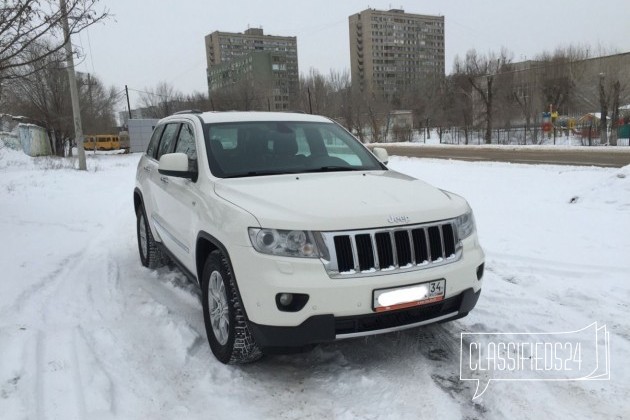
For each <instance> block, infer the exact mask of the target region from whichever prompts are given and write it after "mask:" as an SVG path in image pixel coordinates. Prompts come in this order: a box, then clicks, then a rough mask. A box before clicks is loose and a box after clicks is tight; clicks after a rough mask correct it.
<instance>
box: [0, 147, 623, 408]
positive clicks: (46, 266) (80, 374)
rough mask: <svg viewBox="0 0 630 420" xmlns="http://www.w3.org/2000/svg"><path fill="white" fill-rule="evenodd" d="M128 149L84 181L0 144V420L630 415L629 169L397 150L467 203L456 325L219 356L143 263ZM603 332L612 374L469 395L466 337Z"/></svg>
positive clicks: (409, 167) (164, 281) (104, 159)
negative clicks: (468, 280)
mask: <svg viewBox="0 0 630 420" xmlns="http://www.w3.org/2000/svg"><path fill="white" fill-rule="evenodd" d="M138 158H139V156H138V155H130V156H124V155H119V156H107V155H98V156H96V157H93V156H90V159H89V160H88V166H89V169H90V171H89V173H87V174H86V173H79V172H77V171H73V170H70V169H64V168H63V166H64V165H63V164H60V163H58V162H57V161H53V160H49V159H38V160H36V161H33V160H31V159H30V158H27V157H25V156H23V155H21V154H18V153H17V152H13V151H10V150H6V149H4V150H0V238H1V239H0V267H1V269H0V272H1V277H0V355H1V356H0V418H2V419H5V418H6V419H22V418H26V419H110V418H115V419H140V418H152V419H174V418H191V419H196V418H217V419H222V418H236V417H238V418H281V419H302V418H341V419H351V418H368V419H370V418H374V419H376V418H379V419H380V418H391V419H401V418H402V419H406V418H409V419H412V418H414V419H415V418H437V417H443V418H449V419H450V418H453V419H455V418H496V419H500V418H506V417H513V418H536V419H539V418H541V417H547V418H572V419H577V418H589V419H593V418H612V419H615V418H618V419H621V418H627V417H628V413H630V402H629V400H628V396H629V395H630V368H629V367H628V366H627V363H626V360H625V359H626V358H627V355H628V354H630V316H628V314H629V313H630V284H629V283H628V280H630V259H628V258H627V256H628V255H629V254H630V167H625V168H621V169H602V168H585V167H580V168H577V167H558V166H527V165H511V164H503V163H468V162H454V161H453V162H451V161H438V160H419V159H408V158H392V161H391V164H390V167H392V168H394V169H397V170H400V171H402V172H405V173H409V174H411V175H414V176H418V177H421V178H423V179H425V180H427V181H429V182H431V183H433V184H434V185H437V186H439V187H442V188H445V189H448V190H451V191H453V192H456V193H460V194H462V195H464V196H465V197H466V198H467V199H469V201H470V203H471V206H472V207H473V209H474V210H475V216H476V219H477V225H478V230H479V233H480V240H481V241H482V244H483V245H484V247H485V249H486V251H487V272H486V280H485V284H484V289H483V292H482V295H481V299H480V301H479V304H478V306H477V308H476V309H475V311H473V313H471V315H470V316H468V317H467V318H464V319H462V320H459V321H456V322H452V323H447V324H440V325H433V326H429V327H425V328H421V329H416V330H410V331H405V332H400V333H393V334H387V335H382V336H376V337H369V338H363V339H355V340H348V341H342V342H337V343H333V344H329V345H323V346H319V347H318V348H316V349H315V350H313V351H312V352H309V353H304V354H298V355H289V356H270V357H266V358H265V359H263V360H262V361H261V362H259V363H256V364H253V365H248V366H242V367H233V366H224V365H222V364H220V363H218V362H217V361H215V360H214V358H213V357H212V354H211V353H210V350H209V348H208V345H207V342H206V339H205V331H204V326H203V320H202V316H201V305H200V303H199V298H198V291H197V288H196V286H195V285H193V284H191V283H189V282H188V281H187V280H186V279H185V278H184V277H183V275H182V274H181V273H179V272H178V271H177V270H175V269H169V268H164V269H160V270H157V271H150V270H147V269H144V268H143V267H141V265H140V263H139V260H138V256H137V249H136V242H135V219H134V215H133V209H132V190H133V185H134V175H135V165H136V163H137V161H138ZM594 321H598V322H599V323H601V324H606V325H607V327H608V329H609V331H610V332H611V353H612V354H611V356H612V360H611V367H612V369H611V371H612V373H611V380H610V381H593V382H554V383H551V382H529V383H517V382H503V383H492V384H491V385H490V388H489V389H488V391H487V392H486V393H485V394H484V395H483V397H481V398H480V399H478V400H475V402H473V401H471V398H472V395H473V393H474V385H472V384H471V383H469V382H462V381H460V380H459V341H460V333H461V332H467V331H468V332H470V331H474V332H476V331H484V332H489V331H496V332H502V331H523V332H549V331H570V330H576V329H579V328H582V327H585V326H586V325H588V324H590V323H592V322H594Z"/></svg>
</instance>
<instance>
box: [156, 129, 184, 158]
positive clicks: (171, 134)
mask: <svg viewBox="0 0 630 420" xmlns="http://www.w3.org/2000/svg"><path fill="white" fill-rule="evenodd" d="M180 125H181V124H179V123H170V124H166V127H165V128H164V133H163V134H162V140H160V147H159V149H158V154H157V159H158V160H160V157H162V155H163V154H165V153H171V152H172V151H173V146H175V139H176V138H177V132H178V131H179V126H180Z"/></svg>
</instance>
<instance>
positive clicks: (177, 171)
mask: <svg viewBox="0 0 630 420" xmlns="http://www.w3.org/2000/svg"><path fill="white" fill-rule="evenodd" d="M158 172H159V173H160V174H162V175H167V176H174V177H177V178H187V179H191V180H193V181H196V180H197V171H191V170H190V167H189V165H188V155H187V154H186V153H167V154H164V155H162V157H160V162H159V164H158Z"/></svg>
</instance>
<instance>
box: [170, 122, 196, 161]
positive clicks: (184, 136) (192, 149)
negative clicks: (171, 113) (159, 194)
mask: <svg viewBox="0 0 630 420" xmlns="http://www.w3.org/2000/svg"><path fill="white" fill-rule="evenodd" d="M175 153H186V154H187V155H188V170H190V171H196V170H197V146H196V145H195V132H194V130H193V128H192V126H191V125H190V124H183V125H182V128H181V130H179V136H178V137H177V144H176V145H175Z"/></svg>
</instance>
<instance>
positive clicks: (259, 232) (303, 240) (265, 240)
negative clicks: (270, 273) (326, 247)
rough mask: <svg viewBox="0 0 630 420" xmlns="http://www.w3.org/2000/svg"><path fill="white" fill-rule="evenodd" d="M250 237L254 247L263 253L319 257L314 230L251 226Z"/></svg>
mask: <svg viewBox="0 0 630 420" xmlns="http://www.w3.org/2000/svg"><path fill="white" fill-rule="evenodd" d="M249 239H250V240H251V241H252V245H253V246H254V249H256V251H258V252H262V253H263V254H271V255H283V256H286V257H306V258H319V252H318V249H317V244H316V242H315V236H314V234H313V232H309V231H304V230H279V229H260V228H249Z"/></svg>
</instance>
